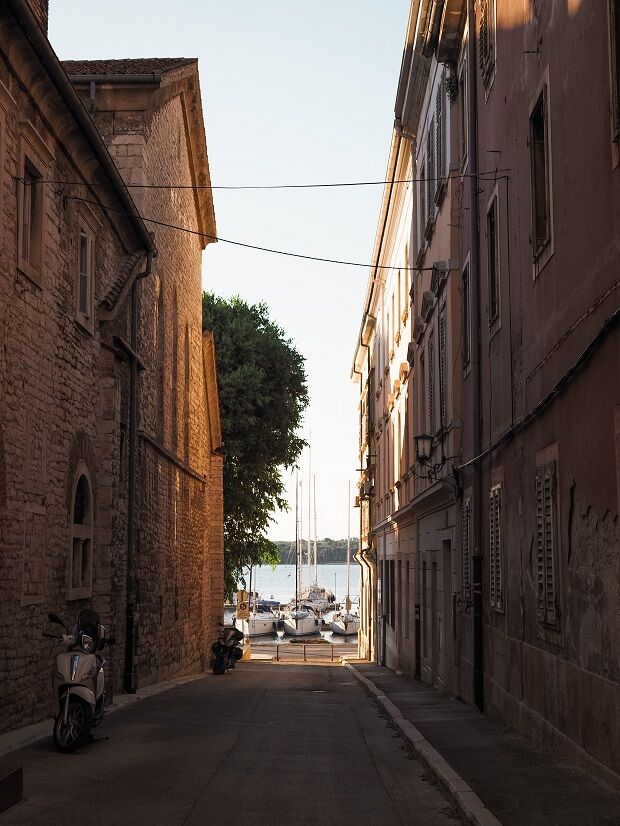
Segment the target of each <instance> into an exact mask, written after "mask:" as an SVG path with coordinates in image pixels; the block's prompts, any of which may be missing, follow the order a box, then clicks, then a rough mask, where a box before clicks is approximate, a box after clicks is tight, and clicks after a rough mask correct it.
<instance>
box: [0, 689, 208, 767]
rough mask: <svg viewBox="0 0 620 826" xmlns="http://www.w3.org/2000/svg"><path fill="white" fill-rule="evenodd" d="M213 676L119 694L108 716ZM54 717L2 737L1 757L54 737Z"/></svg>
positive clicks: (0, 736) (0, 741)
mask: <svg viewBox="0 0 620 826" xmlns="http://www.w3.org/2000/svg"><path fill="white" fill-rule="evenodd" d="M210 676H212V675H211V674H207V673H204V674H191V675H190V676H188V677H179V678H177V679H175V680H165V681H164V682H161V683H155V684H154V685H149V686H146V687H145V688H139V689H138V690H137V691H136V693H135V694H117V695H116V696H115V697H114V702H113V703H112V705H111V706H107V707H106V711H105V713H106V716H107V715H108V714H112V713H113V712H114V711H122V710H123V709H125V708H127V707H128V706H131V705H133V704H134V703H137V702H138V700H145V699H146V698H147V697H154V696H155V695H156V694H162V693H163V692H164V691H169V690H170V689H171V688H176V687H177V686H179V685H185V684H186V683H191V682H193V681H194V680H201V679H204V678H206V677H210ZM52 720H53V718H52V717H48V718H47V719H45V720H41V721H40V722H38V723H33V724H32V725H30V726H24V728H18V729H15V731H9V732H7V733H6V734H2V735H0V757H3V756H4V755H7V754H10V753H11V752H13V751H17V749H23V748H25V747H26V746H31V745H32V744H33V743H38V742H39V741H40V740H45V739H46V738H48V737H49V738H50V740H51V737H52Z"/></svg>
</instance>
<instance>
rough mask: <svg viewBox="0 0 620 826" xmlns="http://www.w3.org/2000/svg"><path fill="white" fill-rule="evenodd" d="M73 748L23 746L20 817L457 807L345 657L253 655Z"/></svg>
mask: <svg viewBox="0 0 620 826" xmlns="http://www.w3.org/2000/svg"><path fill="white" fill-rule="evenodd" d="M95 734H96V737H97V740H96V741H95V742H94V743H91V744H89V745H88V746H86V747H84V748H83V749H82V750H81V751H79V752H77V753H76V754H73V755H62V754H58V753H57V752H56V751H55V750H54V748H53V745H52V744H51V740H50V741H45V742H43V743H38V744H36V745H34V746H30V747H29V748H26V749H22V750H21V751H20V752H16V753H14V754H13V755H12V757H15V758H17V759H18V760H19V761H20V762H21V763H22V765H23V766H24V800H23V801H22V802H21V803H19V804H18V805H17V806H15V807H13V808H12V809H10V810H8V811H6V812H5V813H3V814H2V815H0V824H1V826H9V824H28V826H45V825H46V824H54V825H55V826H56V824H63V823H72V824H90V823H106V824H123V826H133V824H149V826H160V824H161V826H198V824H210V825H212V824H217V826H220V824H222V826H227V824H231V825H232V824H240V823H242V824H253V825H254V824H256V825H257V826H262V824H265V823H276V822H277V823H286V824H290V826H298V825H299V826H303V825H304V824H312V826H317V824H328V823H330V824H338V826H349V824H350V826H365V824H373V826H392V824H403V823H407V824H419V826H455V824H456V823H457V822H458V821H457V820H455V819H454V818H455V815H454V813H453V811H452V809H451V806H450V805H449V803H448V802H447V801H446V799H445V798H444V797H443V796H442V794H441V793H440V791H439V790H438V789H437V788H436V787H435V786H434V785H433V784H432V783H431V782H429V780H428V779H425V776H424V769H423V767H422V766H421V765H420V764H419V763H418V761H417V760H416V759H414V758H412V756H411V755H410V753H409V751H408V750H407V749H406V747H405V746H404V743H403V741H402V740H401V738H400V737H399V736H398V735H397V734H396V732H395V731H394V730H393V729H392V728H391V727H390V725H389V724H388V723H387V721H386V720H385V719H384V718H383V717H381V716H380V714H379V712H378V710H377V708H376V706H375V705H374V704H373V703H372V702H371V700H370V699H369V698H368V697H367V696H366V694H365V692H364V691H363V690H362V688H361V687H360V685H359V684H358V682H357V680H356V679H355V677H354V676H353V675H352V674H351V673H350V672H349V671H347V670H346V669H345V668H343V667H342V666H340V665H334V666H326V665H288V664H287V665H277V664H274V663H261V662H254V663H242V664H240V666H239V667H238V668H237V670H236V671H234V672H233V673H231V674H227V675H224V676H221V677H214V676H206V677H205V678H204V679H200V680H196V681H194V682H191V683H187V684H186V685H183V686H180V687H177V688H174V689H172V690H170V691H167V692H165V693H163V694H158V695H156V696H154V697H150V698H147V699H144V700H140V701H139V702H137V703H134V704H132V705H130V706H128V707H127V708H125V709H123V710H120V711H118V712H115V713H114V714H111V715H109V716H108V717H107V718H106V719H105V720H104V722H103V724H102V726H101V727H100V728H99V729H97V730H96V732H95Z"/></svg>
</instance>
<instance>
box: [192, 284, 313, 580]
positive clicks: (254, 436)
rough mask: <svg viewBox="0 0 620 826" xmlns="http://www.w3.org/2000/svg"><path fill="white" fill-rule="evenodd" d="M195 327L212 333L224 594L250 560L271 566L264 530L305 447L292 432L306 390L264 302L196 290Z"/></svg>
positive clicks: (296, 359) (292, 351)
mask: <svg viewBox="0 0 620 826" xmlns="http://www.w3.org/2000/svg"><path fill="white" fill-rule="evenodd" d="M202 328H203V330H211V331H213V335H214V338H215V348H216V350H215V352H216V359H217V379H218V388H219V397H220V415H221V421H222V438H223V441H224V449H225V451H226V457H225V460H224V587H225V592H226V595H227V596H230V595H231V594H232V593H233V592H234V591H235V590H236V586H237V582H238V581H239V580H240V579H241V578H242V577H243V573H244V568H247V566H248V565H250V564H252V563H260V564H263V565H265V564H272V565H273V564H276V563H277V562H278V561H279V554H278V549H277V547H276V545H275V544H274V543H273V542H270V541H269V540H268V539H267V536H266V531H267V529H268V527H269V524H270V523H271V521H272V519H273V514H274V512H275V511H276V510H286V509H287V507H288V505H287V502H286V500H285V499H284V484H283V482H282V475H281V473H282V469H283V468H290V467H292V466H293V465H294V464H295V461H296V459H297V457H298V456H299V454H300V453H301V451H302V450H303V448H304V446H305V442H304V441H303V439H301V438H300V437H299V436H298V435H297V430H298V428H299V426H300V424H301V420H302V416H303V412H304V409H305V407H306V406H307V404H308V388H307V385H306V372H305V368H304V358H303V357H302V356H301V355H300V354H299V353H298V351H297V350H296V348H295V347H294V345H293V343H292V341H291V340H290V339H289V338H286V336H285V333H284V331H283V330H282V329H281V328H280V327H278V326H277V325H276V324H275V323H274V322H273V321H271V320H270V319H269V314H268V310H267V306H266V304H264V303H260V304H254V305H251V304H248V303H246V302H245V301H243V300H242V299H241V298H239V297H235V298H232V299H230V300H229V301H228V300H226V299H223V298H219V297H218V296H215V295H213V294H212V293H203V295H202Z"/></svg>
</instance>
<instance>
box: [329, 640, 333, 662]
mask: <svg viewBox="0 0 620 826" xmlns="http://www.w3.org/2000/svg"><path fill="white" fill-rule="evenodd" d="M329 645H330V648H331V650H332V662H333V661H334V643H333V642H332V643H330V644H329Z"/></svg>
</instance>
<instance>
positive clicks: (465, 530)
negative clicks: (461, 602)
mask: <svg viewBox="0 0 620 826" xmlns="http://www.w3.org/2000/svg"><path fill="white" fill-rule="evenodd" d="M461 533H462V537H461V541H462V560H461V567H462V578H463V596H464V597H465V598H466V599H471V584H472V583H471V579H472V558H471V556H472V554H471V498H470V497H467V498H466V499H464V500H463V512H462V516H461Z"/></svg>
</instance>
